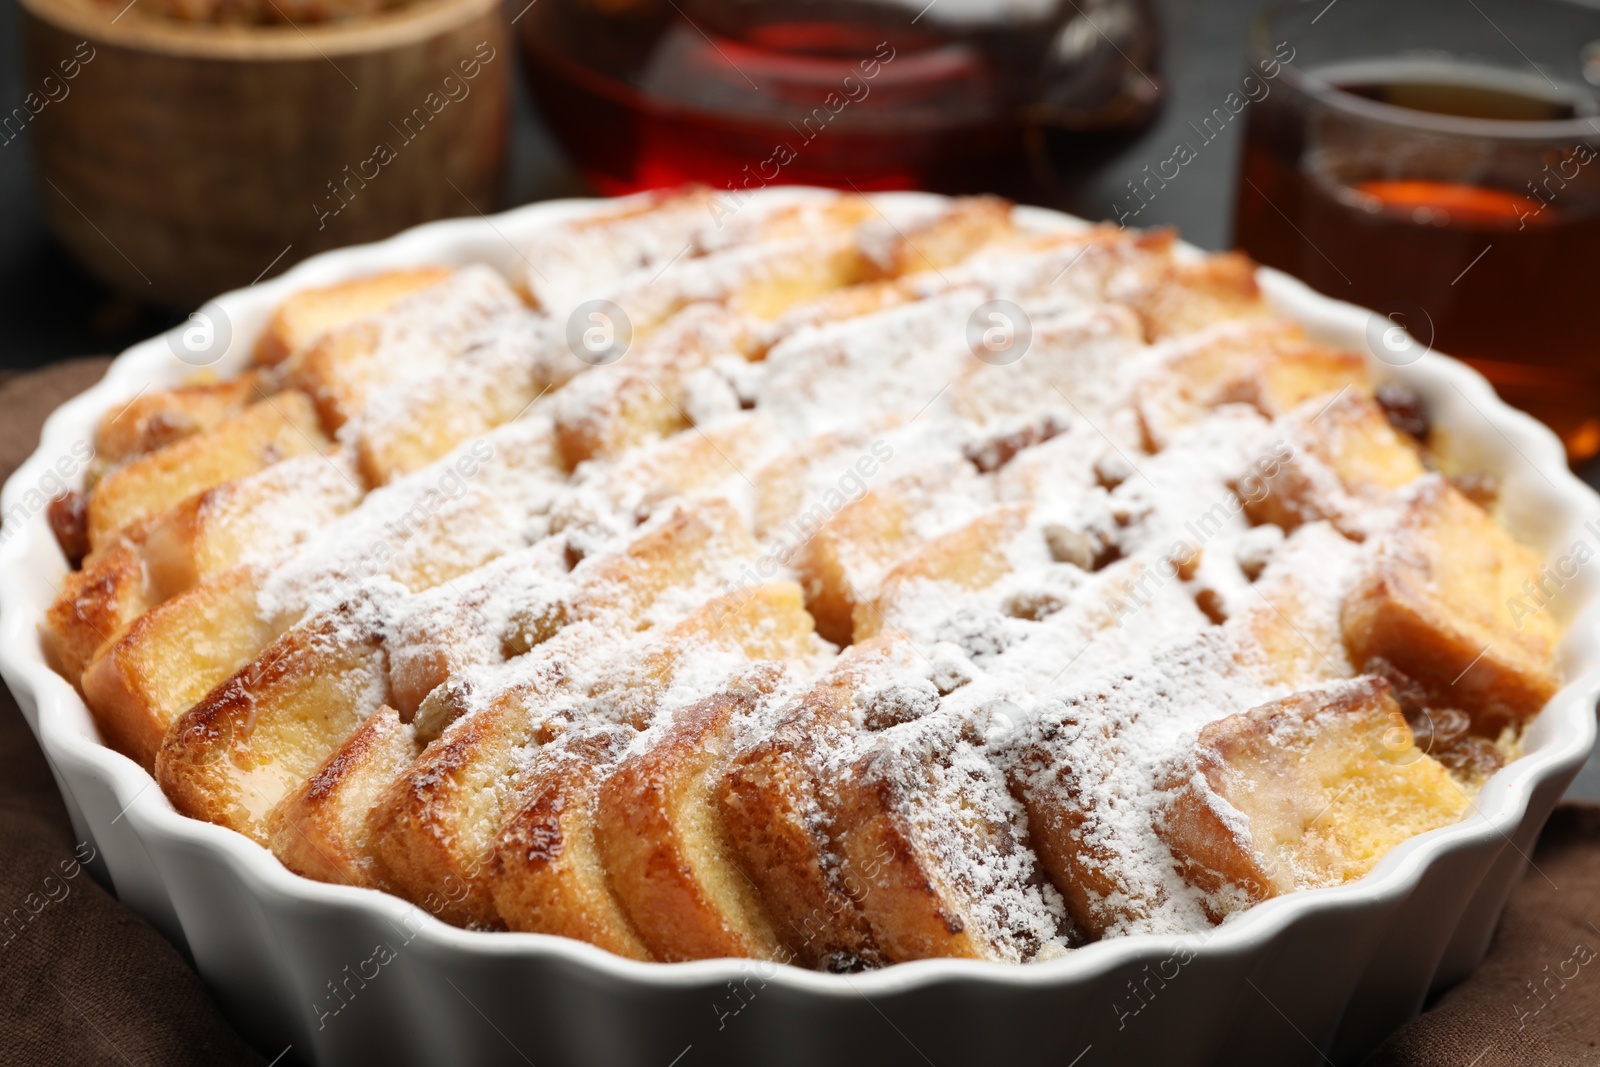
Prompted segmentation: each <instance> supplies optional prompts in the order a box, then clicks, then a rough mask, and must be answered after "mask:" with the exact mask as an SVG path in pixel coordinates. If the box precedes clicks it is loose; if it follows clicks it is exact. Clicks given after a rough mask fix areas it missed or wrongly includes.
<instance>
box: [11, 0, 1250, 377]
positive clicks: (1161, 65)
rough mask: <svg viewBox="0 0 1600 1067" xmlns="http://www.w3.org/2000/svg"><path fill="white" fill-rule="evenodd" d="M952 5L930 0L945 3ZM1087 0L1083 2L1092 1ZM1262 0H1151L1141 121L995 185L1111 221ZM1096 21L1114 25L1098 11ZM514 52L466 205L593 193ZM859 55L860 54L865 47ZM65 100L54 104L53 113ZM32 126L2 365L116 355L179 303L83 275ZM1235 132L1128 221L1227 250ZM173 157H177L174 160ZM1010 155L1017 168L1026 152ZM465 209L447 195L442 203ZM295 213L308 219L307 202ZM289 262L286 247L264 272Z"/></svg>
mask: <svg viewBox="0 0 1600 1067" xmlns="http://www.w3.org/2000/svg"><path fill="white" fill-rule="evenodd" d="M540 2H541V3H544V4H550V3H553V2H554V0H540ZM959 2H960V0H940V3H943V4H950V5H952V6H956V5H958V4H959ZM967 6H969V7H970V6H972V5H971V4H970V3H969V4H968V5H967ZM1085 6H1086V7H1088V8H1089V9H1090V10H1091V11H1093V10H1095V5H1091V4H1086V5H1085ZM1260 6H1261V5H1260V4H1259V3H1258V2H1257V0H1203V2H1202V0H1155V3H1154V8H1153V11H1154V14H1155V15H1156V17H1157V19H1158V21H1159V24H1160V27H1161V31H1162V33H1163V34H1164V38H1165V48H1164V49H1163V50H1162V53H1161V55H1160V57H1159V61H1158V62H1157V63H1154V64H1152V63H1149V62H1148V61H1147V62H1146V63H1143V64H1140V66H1141V67H1144V68H1147V69H1148V70H1149V73H1150V75H1151V77H1152V79H1153V80H1155V81H1157V82H1159V83H1160V85H1161V87H1162V89H1164V91H1165V92H1164V95H1163V98H1162V99H1161V100H1160V101H1159V108H1158V110H1155V112H1154V114H1153V116H1152V117H1148V118H1144V117H1139V116H1136V117H1135V119H1136V121H1142V125H1140V126H1138V128H1135V129H1133V130H1131V131H1112V132H1109V133H1104V134H1087V135H1081V136H1078V137H1074V138H1072V139H1071V143H1066V144H1052V145H1044V146H1036V151H1038V150H1040V149H1042V152H1043V153H1044V154H1046V155H1047V156H1048V162H1049V169H1048V170H1046V171H1044V172H1043V173H1031V172H1030V173H1028V174H1014V175H1012V176H1011V178H1012V179H1013V180H1011V181H1009V182H1008V184H1010V185H1011V186H1012V187H1011V188H1009V189H1006V190H1004V191H1006V192H1009V193H1012V194H1014V195H1018V196H1020V197H1021V198H1023V199H1026V200H1028V201H1031V202H1034V203H1039V204H1045V205H1048V206H1052V207H1059V208H1063V209H1065V210H1067V211H1070V212H1073V213H1074V214H1078V215H1082V216H1083V217H1085V218H1090V219H1112V218H1114V211H1115V205H1117V204H1119V203H1124V202H1125V201H1126V200H1127V199H1128V197H1129V195H1130V194H1129V191H1128V188H1127V183H1128V182H1129V181H1130V180H1132V179H1134V178H1138V177H1142V175H1141V168H1143V167H1145V166H1146V165H1153V164H1156V163H1157V162H1159V161H1161V160H1164V159H1166V158H1167V157H1168V156H1170V154H1171V151H1172V146H1173V144H1174V143H1175V142H1176V141H1178V140H1180V139H1182V138H1183V137H1188V138H1189V139H1190V140H1191V141H1193V140H1194V139H1195V138H1194V135H1193V134H1192V133H1190V132H1188V124H1189V123H1190V122H1192V121H1193V122H1198V121H1199V119H1200V118H1201V116H1203V115H1204V114H1206V113H1208V112H1210V111H1211V109H1212V108H1214V107H1216V106H1218V105H1219V104H1220V102H1221V101H1222V100H1223V98H1224V97H1225V96H1226V95H1227V94H1228V93H1229V92H1230V91H1234V90H1236V89H1237V88H1238V84H1239V81H1240V78H1241V75H1242V74H1243V73H1244V72H1245V64H1246V62H1247V58H1248V48H1249V40H1248V38H1249V32H1248V31H1249V26H1250V22H1251V19H1252V17H1253V16H1254V15H1255V13H1256V12H1257V11H1258V9H1259V8H1260ZM521 9H523V5H522V4H521V3H517V4H515V6H513V7H511V8H509V9H508V12H507V17H508V19H509V18H511V17H516V15H517V13H518V10H521ZM908 14H910V15H915V12H914V11H910V12H908ZM532 17H533V15H532V14H529V15H527V16H525V19H526V18H532ZM21 18H22V16H21V11H20V9H19V7H18V6H17V4H16V3H15V0H4V2H3V3H0V102H4V103H6V106H7V107H8V108H9V107H11V106H13V105H14V104H17V103H20V102H21V101H22V100H23V99H24V97H25V96H26V94H27V93H29V92H31V91H34V90H35V89H36V88H37V87H36V86H33V85H31V84H29V83H28V82H27V80H26V79H27V75H26V73H25V71H24V63H23V46H24V42H23V35H22V26H21ZM130 18H131V16H130ZM930 19H931V16H930V17H929V19H924V20H923V21H929V20H930ZM520 21H521V20H519V23H520ZM1095 21H1096V22H1097V24H1100V25H1101V26H1102V28H1105V29H1107V30H1108V31H1110V32H1112V33H1115V30H1114V29H1113V28H1112V27H1111V26H1110V25H1108V24H1107V23H1106V22H1105V21H1104V16H1101V17H1098V18H1096V19H1095ZM125 22H126V20H124V23H125ZM919 24H920V23H919ZM517 53H518V50H517V49H516V48H507V49H506V50H505V53H504V54H502V55H501V56H500V57H499V58H498V59H497V60H496V62H503V63H506V64H507V65H513V64H514V65H516V66H517V68H518V69H517V70H516V72H515V73H514V75H513V76H512V77H511V78H510V87H511V109H510V137H509V140H508V142H507V148H506V153H505V160H504V176H503V187H502V190H501V192H500V195H499V197H498V200H497V201H496V202H494V203H482V204H479V205H478V207H479V208H481V209H482V210H484V211H493V210H497V209H501V208H506V207H512V206H515V205H517V204H523V203H527V202H530V201H534V200H541V199H547V198H550V197H559V196H582V195H594V194H595V193H596V192H599V191H600V190H597V189H595V188H594V186H593V185H592V184H591V183H590V182H588V181H586V180H585V178H584V176H583V175H582V173H580V171H579V170H578V168H577V167H576V166H575V165H574V163H573V162H572V161H571V159H570V158H569V157H568V156H567V155H566V154H565V153H564V152H563V150H562V148H561V147H560V145H559V144H558V143H557V141H556V139H555V138H554V136H553V135H552V133H551V131H550V129H549V127H548V125H547V124H546V123H545V122H544V121H543V119H542V118H541V117H540V116H539V114H538V113H537V112H536V111H535V109H534V107H533V105H532V102H531V100H530V97H529V90H528V83H527V79H526V78H525V77H524V75H523V71H522V70H521V69H520V68H521V67H522V65H523V64H524V63H525V60H524V58H523V56H521V55H520V54H517ZM863 54H870V48H869V49H868V50H867V51H866V52H864V53H863ZM97 61H98V60H97ZM341 65H342V66H347V64H344V63H342V62H341ZM89 70H90V71H92V70H93V64H92V63H91V64H90V66H89ZM357 80H358V81H359V80H361V79H360V78H359V77H358V78H357ZM68 99H69V100H70V97H69V98H68ZM66 105H67V101H63V107H62V110H63V111H64V110H66ZM330 106H333V107H337V106H339V102H338V101H337V100H335V101H333V102H332V103H331V104H330ZM47 110H48V109H47ZM41 117H43V116H41ZM441 117H448V112H447V113H446V114H445V115H444V116H441ZM35 132H36V131H35V130H33V129H25V130H24V131H23V132H22V133H21V135H20V136H17V137H15V138H14V139H12V140H10V141H7V142H6V143H4V144H0V205H3V207H0V219H3V220H4V221H3V223H0V365H3V366H4V367H5V368H10V369H18V368H26V367H32V366H38V365H40V364H43V363H46V362H49V361H51V360H55V359H60V358H63V357H68V356H75V355H87V354H96V353H115V352H118V351H120V350H121V349H123V348H125V347H126V346H128V345H129V344H132V343H133V342H135V341H138V340H142V339H143V338H145V337H148V336H150V335H152V334H154V333H157V332H159V331H161V330H163V329H166V328H167V327H169V326H171V325H173V324H175V323H177V322H179V321H181V320H182V317H183V316H182V313H181V311H178V310H174V309H171V308H162V307H159V306H154V305H152V304H151V303H150V302H149V301H142V300H139V299H137V298H135V297H132V296H128V295H121V294H118V293H116V292H114V291H112V290H111V289H110V288H109V287H107V286H106V285H104V284H102V283H100V282H99V281H97V280H95V279H94V278H92V277H91V276H90V275H88V274H87V273H86V272H85V271H84V270H83V269H82V268H80V267H79V266H77V265H76V264H75V262H74V260H73V258H72V257H71V256H69V255H68V254H67V252H66V251H65V250H64V249H63V247H62V245H61V244H60V243H59V242H58V241H57V240H56V239H55V238H54V237H52V235H51V230H50V228H49V225H48V223H47V220H46V216H45V213H44V211H45V199H44V198H46V197H59V196H60V194H59V193H58V192H57V191H56V190H54V189H52V188H51V187H49V186H48V185H44V184H43V183H41V182H39V181H38V179H37V178H36V177H35V168H34V154H35V152H36V151H37V150H38V149H37V144H36V137H35V136H34V134H35ZM831 132H832V131H830V133H831ZM1242 135H1243V131H1242V130H1241V129H1239V128H1237V127H1234V128H1229V129H1226V130H1224V131H1223V132H1222V133H1221V134H1220V135H1219V136H1218V137H1217V138H1216V140H1215V141H1214V142H1213V143H1210V144H1207V145H1205V146H1204V149H1203V151H1201V152H1200V153H1199V155H1198V158H1196V159H1195V160H1194V161H1193V162H1192V163H1189V164H1187V165H1185V166H1184V168H1183V176H1182V180H1181V181H1174V182H1171V183H1170V184H1169V185H1168V186H1167V188H1165V189H1163V190H1162V191H1161V194H1160V195H1159V196H1158V197H1157V198H1155V199H1154V200H1153V201H1152V202H1150V204H1149V205H1148V207H1146V208H1145V210H1143V211H1142V212H1141V213H1140V214H1139V216H1138V218H1137V225H1140V226H1152V225H1167V224H1170V225H1176V226H1178V227H1179V228H1180V229H1181V230H1182V233H1183V236H1184V237H1185V238H1186V239H1188V240H1190V241H1193V242H1194V243H1196V244H1199V245H1201V246H1203V247H1206V248H1211V249H1220V248H1225V247H1228V246H1229V244H1230V232H1231V224H1232V212H1233V199H1234V188H1235V185H1236V174H1237V172H1238V166H1239V156H1240V148H1241V143H1242V142H1241V138H1242ZM172 163H173V166H174V167H177V166H181V161H178V160H173V161H172ZM1022 165H1023V166H1025V167H1027V166H1028V164H1027V163H1026V161H1024V163H1023V164H1022ZM1030 169H1031V170H1032V169H1039V168H1037V166H1036V165H1035V166H1034V167H1032V168H1030ZM74 200H77V198H76V197H74ZM58 206H59V205H58ZM66 210H67V211H69V212H70V211H71V209H70V208H67V209H66ZM472 212H473V208H472V207H471V206H469V205H468V204H467V203H466V202H464V201H462V200H459V199H458V200H457V202H456V203H455V204H453V205H450V207H449V209H448V212H447V213H449V214H471V213H472ZM306 214H307V217H310V213H309V209H307V211H306ZM283 243H286V242H280V243H279V245H278V247H280V248H281V247H282V245H283ZM135 258H136V259H137V258H138V257H137V256H136V257H135ZM296 258H299V256H298V253H297V252H293V251H292V252H291V253H290V254H289V255H288V256H286V257H285V258H284V261H282V262H280V263H278V264H276V265H275V266H274V268H273V272H274V273H275V272H277V271H280V270H282V269H284V268H285V267H286V266H288V265H289V263H290V262H291V261H292V260H293V259H296ZM263 265H264V264H263Z"/></svg>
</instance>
